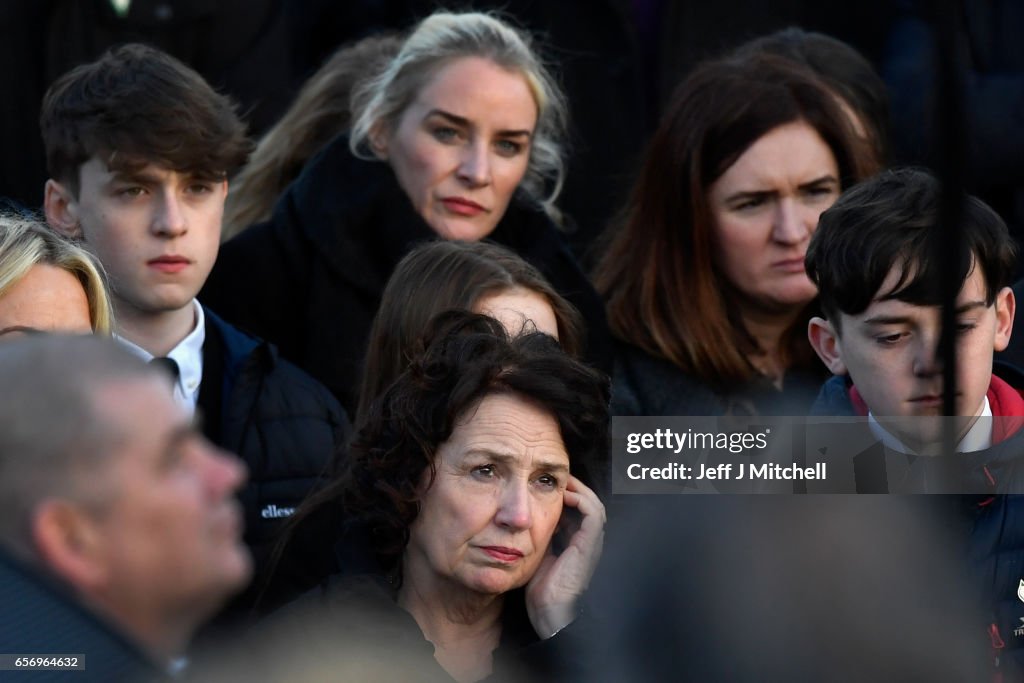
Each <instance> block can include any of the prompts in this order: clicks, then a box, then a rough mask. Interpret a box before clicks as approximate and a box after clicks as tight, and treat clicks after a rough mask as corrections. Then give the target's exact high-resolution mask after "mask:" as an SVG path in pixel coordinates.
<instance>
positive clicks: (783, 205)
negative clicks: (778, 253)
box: [772, 197, 817, 245]
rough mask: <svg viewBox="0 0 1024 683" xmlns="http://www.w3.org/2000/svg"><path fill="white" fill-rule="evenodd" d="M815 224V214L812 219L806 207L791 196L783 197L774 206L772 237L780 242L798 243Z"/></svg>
mask: <svg viewBox="0 0 1024 683" xmlns="http://www.w3.org/2000/svg"><path fill="white" fill-rule="evenodd" d="M816 225H817V216H813V220H812V216H810V215H809V213H808V209H807V208H805V207H802V206H800V205H799V204H798V202H796V201H795V200H793V199H792V198H789V197H783V198H781V199H780V200H779V201H778V203H777V204H776V206H775V215H774V217H773V223H772V239H773V240H775V241H776V242H778V243H780V244H787V245H795V244H800V243H801V242H803V241H804V240H806V239H807V238H808V237H809V236H810V234H811V233H812V232H814V228H815V226H816Z"/></svg>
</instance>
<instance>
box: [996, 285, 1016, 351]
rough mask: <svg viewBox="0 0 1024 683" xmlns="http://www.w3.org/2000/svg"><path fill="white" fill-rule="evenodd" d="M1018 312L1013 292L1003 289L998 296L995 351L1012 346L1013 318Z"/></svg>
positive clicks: (1007, 288) (1006, 288)
mask: <svg viewBox="0 0 1024 683" xmlns="http://www.w3.org/2000/svg"><path fill="white" fill-rule="evenodd" d="M1016 312H1017V300H1016V297H1014V296H1013V290H1012V289H1010V288H1009V287H1003V288H1002V289H1001V290H999V293H998V294H996V336H995V339H994V341H993V345H992V347H993V350H995V351H1003V350H1005V349H1006V347H1007V346H1009V344H1010V334H1011V333H1012V332H1013V316H1014V314H1015V313H1016Z"/></svg>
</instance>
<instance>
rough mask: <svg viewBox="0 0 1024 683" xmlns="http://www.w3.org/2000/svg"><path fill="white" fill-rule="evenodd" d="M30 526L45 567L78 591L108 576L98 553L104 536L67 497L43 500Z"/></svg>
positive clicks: (86, 588)
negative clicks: (101, 535)
mask: <svg viewBox="0 0 1024 683" xmlns="http://www.w3.org/2000/svg"><path fill="white" fill-rule="evenodd" d="M30 525H31V527H30V528H31V535H32V544H33V546H34V547H35V551H36V554H37V555H38V556H39V559H40V560H41V561H42V563H43V565H44V566H46V567H47V568H49V569H50V570H51V571H53V572H54V573H55V574H57V576H59V577H61V578H62V579H63V580H65V581H66V582H68V583H69V584H70V585H72V586H74V587H75V588H77V589H79V590H83V591H88V590H90V589H93V588H95V587H97V586H99V585H101V583H102V582H103V580H104V578H105V576H106V571H105V569H104V567H103V565H102V563H101V562H100V554H99V552H98V550H99V546H100V540H101V537H100V534H99V530H98V529H97V528H96V526H95V523H94V521H93V519H92V518H91V517H90V516H89V515H88V514H87V513H86V512H85V511H84V510H82V509H81V508H80V507H79V506H76V505H75V504H73V503H71V502H69V501H66V500H59V499H48V500H44V501H43V502H42V503H40V505H39V506H38V507H37V508H36V510H35V512H34V514H33V515H32V518H31V520H30Z"/></svg>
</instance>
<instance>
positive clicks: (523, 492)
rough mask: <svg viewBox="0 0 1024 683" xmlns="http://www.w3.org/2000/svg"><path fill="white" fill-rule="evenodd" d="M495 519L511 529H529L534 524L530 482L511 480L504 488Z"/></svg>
mask: <svg viewBox="0 0 1024 683" xmlns="http://www.w3.org/2000/svg"><path fill="white" fill-rule="evenodd" d="M494 521H495V522H496V523H497V524H498V526H500V527H503V528H506V529H509V530H511V531H521V530H523V529H529V528H530V526H531V525H532V524H533V511H532V508H531V501H530V492H529V482H509V483H508V485H507V486H505V487H504V488H503V489H502V492H501V500H499V502H498V510H497V512H496V513H495V516H494Z"/></svg>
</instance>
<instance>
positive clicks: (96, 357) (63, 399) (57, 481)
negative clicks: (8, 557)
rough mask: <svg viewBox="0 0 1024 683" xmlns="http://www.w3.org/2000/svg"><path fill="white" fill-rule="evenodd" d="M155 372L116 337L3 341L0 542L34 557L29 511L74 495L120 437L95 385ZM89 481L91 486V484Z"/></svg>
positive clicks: (94, 478) (98, 476) (98, 477)
mask: <svg viewBox="0 0 1024 683" xmlns="http://www.w3.org/2000/svg"><path fill="white" fill-rule="evenodd" d="M158 372H159V371H158V370H157V369H155V368H153V367H151V366H149V365H147V364H146V363H145V362H144V361H142V360H141V359H139V358H138V357H136V356H134V355H133V354H132V353H131V352H130V351H128V350H127V349H124V348H122V347H121V346H120V345H119V344H118V343H117V342H115V341H113V340H110V339H106V338H102V337H95V336H89V335H87V336H62V335H41V336H33V337H29V338H24V339H19V340H17V341H11V342H5V343H3V344H0V387H3V391H0V543H3V544H4V545H5V546H7V547H8V549H9V550H11V551H12V552H14V553H16V554H18V555H19V556H22V557H24V558H25V559H27V560H31V559H33V556H34V549H33V544H32V541H31V516H32V513H33V510H34V509H35V508H36V506H37V505H38V504H39V503H40V502H42V501H43V500H45V499H47V498H50V497H61V498H68V499H74V500H79V499H80V498H82V497H83V496H82V493H83V491H84V490H85V488H84V487H86V486H89V483H90V482H95V483H100V485H101V486H102V484H101V482H103V481H105V480H106V478H105V477H104V476H103V473H102V471H99V469H100V468H101V467H102V466H103V464H104V460H105V458H106V456H107V454H108V453H109V452H110V451H111V445H112V444H113V443H114V440H115V439H116V438H117V437H118V435H117V434H116V433H115V432H114V431H113V430H112V429H111V427H110V425H109V424H107V423H106V421H105V420H103V419H101V416H100V415H98V414H97V412H96V409H95V407H94V403H95V401H94V400H93V398H94V396H95V394H96V391H98V390H100V389H102V388H103V387H104V386H107V385H108V384H109V383H110V382H116V381H119V380H131V379H143V378H147V377H153V376H158V374H157V373H158ZM91 488H92V487H91V486H90V489H91Z"/></svg>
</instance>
